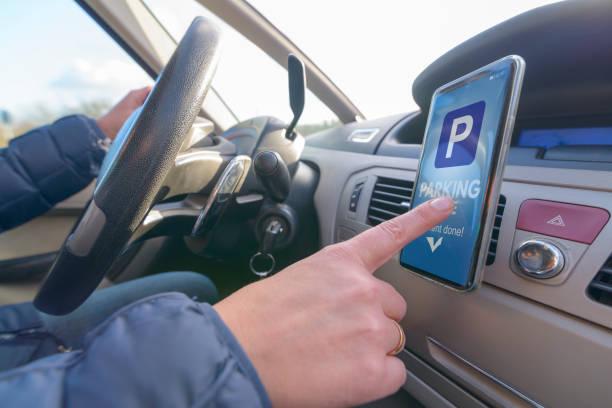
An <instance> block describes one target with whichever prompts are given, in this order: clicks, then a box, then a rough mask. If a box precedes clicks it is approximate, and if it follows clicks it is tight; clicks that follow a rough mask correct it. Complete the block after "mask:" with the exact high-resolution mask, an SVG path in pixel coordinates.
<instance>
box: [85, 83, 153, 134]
mask: <svg viewBox="0 0 612 408" xmlns="http://www.w3.org/2000/svg"><path fill="white" fill-rule="evenodd" d="M149 92H151V87H150V86H145V87H144V88H140V89H134V90H132V91H130V92H128V94H127V95H125V96H124V97H123V99H121V100H120V101H119V102H117V104H116V105H115V106H113V107H112V108H111V109H110V110H109V111H108V112H107V113H106V114H104V115H102V116H100V117H99V118H98V120H97V121H96V122H97V123H98V126H99V127H100V129H102V132H104V134H105V135H106V136H107V137H109V138H110V139H111V140H113V139H115V136H117V132H119V129H121V126H123V122H125V121H126V119H127V118H128V117H129V116H130V115H131V114H132V112H134V110H136V108H138V107H139V106H140V105H142V104H143V103H144V101H145V99H146V98H147V95H149Z"/></svg>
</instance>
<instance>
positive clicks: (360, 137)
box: [348, 128, 380, 143]
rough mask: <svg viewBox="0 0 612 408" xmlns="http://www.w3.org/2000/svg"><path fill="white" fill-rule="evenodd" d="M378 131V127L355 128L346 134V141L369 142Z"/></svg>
mask: <svg viewBox="0 0 612 408" xmlns="http://www.w3.org/2000/svg"><path fill="white" fill-rule="evenodd" d="M378 132H380V129H379V128H369V129H356V130H353V131H352V132H351V134H350V135H349V136H348V141H349V142H353V143H369V142H371V141H372V139H374V137H375V136H376V135H377V134H378Z"/></svg>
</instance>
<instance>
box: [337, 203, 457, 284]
mask: <svg viewBox="0 0 612 408" xmlns="http://www.w3.org/2000/svg"><path fill="white" fill-rule="evenodd" d="M454 205H455V204H454V201H453V199H451V198H450V197H439V198H436V199H433V200H430V201H427V202H426V203H423V204H421V205H419V206H418V207H416V208H415V209H413V210H411V211H409V212H407V213H406V214H403V215H400V216H398V217H395V218H393V219H390V220H388V221H385V222H383V223H382V224H379V225H377V226H376V227H374V228H370V229H369V230H367V231H365V232H362V233H361V234H359V235H357V236H356V237H354V238H352V239H350V240H348V241H345V242H344V245H346V246H347V247H348V250H349V251H350V252H351V253H352V254H354V256H356V257H357V258H359V259H360V260H361V262H362V263H363V265H364V266H365V267H366V268H367V269H368V270H369V271H370V272H374V271H375V270H376V269H378V268H379V267H380V266H382V265H383V264H384V263H385V262H387V261H388V260H389V259H390V258H391V257H392V256H393V255H394V254H395V253H397V252H398V251H399V250H400V249H402V248H403V247H404V246H405V245H406V244H408V243H409V242H410V241H412V240H414V239H415V238H418V237H419V236H421V235H422V234H424V233H425V232H426V231H427V230H429V229H431V228H433V227H434V226H436V225H438V224H439V223H441V222H442V221H444V220H445V219H446V218H447V217H448V216H449V215H450V213H451V212H452V210H453V207H454Z"/></svg>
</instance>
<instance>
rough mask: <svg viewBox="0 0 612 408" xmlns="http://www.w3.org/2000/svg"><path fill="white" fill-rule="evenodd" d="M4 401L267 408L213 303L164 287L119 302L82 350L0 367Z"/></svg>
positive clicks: (18, 403) (18, 404) (250, 368)
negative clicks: (137, 298)
mask: <svg viewBox="0 0 612 408" xmlns="http://www.w3.org/2000/svg"><path fill="white" fill-rule="evenodd" d="M0 405H2V406H6V407H41V408H45V407H53V408H56V407H88V408H96V407H136V408H137V407H150V408H153V407H194V408H195V407H219V408H224V407H269V406H270V401H269V399H268V396H267V394H266V391H265V389H264V387H263V385H262V383H261V382H260V380H259V378H258V376H257V373H256V372H255V369H254V368H253V366H252V365H251V363H250V361H249V359H248V358H247V356H246V355H245V354H244V352H243V351H242V349H241V347H240V345H239V344H238V342H237V341H236V339H235V338H234V336H233V335H232V334H231V332H230V331H229V330H228V329H227V327H226V326H225V325H224V323H223V322H222V320H221V319H220V318H219V316H218V315H217V313H216V312H215V311H214V309H213V308H212V307H211V306H209V305H206V304H200V303H196V302H194V301H192V300H190V299H189V298H187V297H186V296H185V295H182V294H177V293H169V294H164V295H155V296H152V297H149V298H145V299H143V300H141V301H139V302H136V303H133V304H131V305H129V306H126V307H124V308H123V309H121V310H119V311H118V312H117V313H115V314H114V315H113V316H112V317H110V318H109V319H108V320H106V321H105V322H104V323H102V324H101V325H99V326H98V327H97V328H96V329H94V330H92V331H91V332H90V333H89V334H88V335H87V336H86V338H85V341H84V344H83V347H82V349H80V350H75V351H71V352H67V353H62V354H56V355H53V356H50V357H46V358H44V359H41V360H38V361H35V362H34V363H31V364H28V365H25V366H22V367H19V368H16V369H13V370H10V371H5V372H3V373H0Z"/></svg>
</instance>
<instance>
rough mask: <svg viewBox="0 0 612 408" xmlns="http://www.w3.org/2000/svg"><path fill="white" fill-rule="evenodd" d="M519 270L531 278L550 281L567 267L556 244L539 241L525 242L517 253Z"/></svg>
mask: <svg viewBox="0 0 612 408" xmlns="http://www.w3.org/2000/svg"><path fill="white" fill-rule="evenodd" d="M515 259H516V263H517V265H518V267H519V270H520V271H521V272H522V273H523V274H525V275H526V276H528V277H530V278H536V279H548V278H552V277H553V276H556V275H558V274H559V273H560V272H561V271H562V270H563V267H564V266H565V257H564V256H563V252H561V250H560V249H559V248H558V247H557V246H556V245H554V244H551V243H550V242H547V241H542V240H538V239H531V240H528V241H525V242H523V243H522V244H521V245H520V246H519V247H518V248H517V250H516V252H515Z"/></svg>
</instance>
